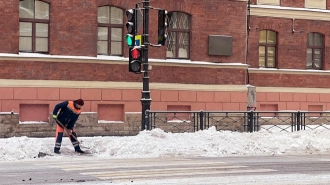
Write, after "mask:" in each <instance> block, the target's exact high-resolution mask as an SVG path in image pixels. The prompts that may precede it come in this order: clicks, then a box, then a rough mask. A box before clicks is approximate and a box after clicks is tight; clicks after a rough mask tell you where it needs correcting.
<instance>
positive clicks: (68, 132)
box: [55, 119, 90, 150]
mask: <svg viewBox="0 0 330 185" xmlns="http://www.w3.org/2000/svg"><path fill="white" fill-rule="evenodd" d="M55 121H56V123H57V124H59V125H60V126H61V127H62V128H63V129H64V130H65V132H66V133H67V134H68V135H70V136H71V137H72V138H74V139H75V140H76V141H77V142H78V143H79V146H81V147H83V148H86V149H88V150H90V148H89V147H87V146H83V145H82V142H81V141H79V140H78V138H77V137H76V136H75V135H73V134H72V132H70V131H69V129H67V128H66V127H65V126H64V125H63V124H62V123H61V122H60V121H59V120H58V119H55Z"/></svg>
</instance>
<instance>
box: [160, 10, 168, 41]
mask: <svg viewBox="0 0 330 185" xmlns="http://www.w3.org/2000/svg"><path fill="white" fill-rule="evenodd" d="M166 16H167V11H166V10H158V44H160V45H162V46H164V45H165V41H166V38H167V35H166V27H167V22H166V20H167V19H166Z"/></svg>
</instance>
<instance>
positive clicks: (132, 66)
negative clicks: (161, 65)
mask: <svg viewBox="0 0 330 185" xmlns="http://www.w3.org/2000/svg"><path fill="white" fill-rule="evenodd" d="M141 64H142V50H141V48H140V47H134V48H129V65H128V71H129V72H133V73H136V74H138V73H141Z"/></svg>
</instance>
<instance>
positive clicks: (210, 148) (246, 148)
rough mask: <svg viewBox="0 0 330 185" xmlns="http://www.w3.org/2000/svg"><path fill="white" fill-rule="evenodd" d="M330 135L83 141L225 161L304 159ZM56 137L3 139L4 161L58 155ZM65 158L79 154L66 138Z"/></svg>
mask: <svg viewBox="0 0 330 185" xmlns="http://www.w3.org/2000/svg"><path fill="white" fill-rule="evenodd" d="M329 135H330V131H329V130H327V129H324V130H308V131H298V132H269V131H260V132H253V133H246V132H245V133H240V132H231V131H216V129H215V128H214V127H211V128H209V129H208V130H203V131H198V132H195V133H166V132H164V131H163V130H161V129H154V130H151V131H141V132H140V133H139V134H138V135H136V136H125V137H121V136H107V137H100V136H98V137H82V138H78V139H79V140H81V141H83V142H82V145H81V146H82V149H83V150H86V148H88V149H89V151H90V152H92V155H93V157H106V158H159V157H221V156H238V155H249V156H252V155H284V154H286V155H300V154H320V153H326V152H328V151H330V137H329ZM54 140H55V139H54V138H28V137H26V136H23V137H12V138H5V139H4V138H3V139H0V161H16V160H29V159H36V158H38V155H39V153H40V152H42V153H47V154H51V155H53V148H54ZM61 152H62V154H61V155H56V154H55V155H54V156H47V157H66V156H68V155H69V156H74V155H75V153H74V149H73V147H72V145H71V143H70V141H69V139H68V138H67V137H63V142H62V147H61Z"/></svg>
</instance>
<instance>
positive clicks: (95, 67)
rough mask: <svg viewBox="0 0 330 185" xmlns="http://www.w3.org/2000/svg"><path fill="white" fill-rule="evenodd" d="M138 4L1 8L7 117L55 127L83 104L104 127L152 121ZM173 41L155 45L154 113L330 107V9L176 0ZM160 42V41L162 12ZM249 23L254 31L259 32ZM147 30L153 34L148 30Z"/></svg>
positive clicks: (109, 1) (73, 1)
mask: <svg viewBox="0 0 330 185" xmlns="http://www.w3.org/2000/svg"><path fill="white" fill-rule="evenodd" d="M137 2H139V1H135V0H134V1H133V0H131V1H128V0H89V1H83V0H23V1H18V0H7V1H1V2H0V9H2V10H3V11H1V12H0V17H1V19H0V25H1V27H2V29H1V30H0V38H1V43H0V112H11V111H13V112H14V113H17V114H19V121H21V122H27V121H40V122H49V114H50V112H51V111H52V109H53V107H54V105H55V104H57V103H58V102H60V101H63V100H73V99H77V98H82V99H84V100H85V106H84V107H83V112H92V113H96V114H97V120H98V122H99V123H100V122H106V121H109V122H111V123H113V122H118V123H122V122H126V119H127V116H126V115H127V114H129V113H132V112H141V102H140V99H141V90H142V74H134V73H129V72H128V47H127V45H126V43H125V41H124V40H125V39H124V36H125V35H126V28H125V24H126V16H125V10H127V9H130V8H133V7H135V3H137ZM150 5H151V6H152V7H156V8H164V9H166V10H167V11H168V12H169V13H168V23H169V27H168V39H167V43H166V45H165V46H163V47H160V48H159V47H149V64H150V65H151V66H152V70H151V71H150V73H149V76H150V94H151V98H152V102H151V109H152V110H193V111H194V110H208V111H213V110H229V111H233V110H235V111H236V110H246V109H247V103H246V102H247V97H246V94H247V85H248V84H250V85H253V86H256V91H257V105H256V108H257V109H258V110H328V109H330V95H329V94H328V92H330V90H329V89H328V87H329V84H328V83H327V81H328V80H329V75H330V73H329V69H330V62H329V61H328V60H327V59H328V58H329V56H328V55H329V51H328V50H329V46H330V42H329V41H328V39H327V38H328V37H329V36H330V31H329V29H327V27H328V25H329V24H330V22H329V20H330V0H319V1H312V0H294V1H293V0H251V1H247V0H212V1H211V0H189V1H187V0H167V1H153V0H151V2H150ZM149 17H150V20H149V22H150V27H149V35H150V37H149V41H150V42H151V43H157V21H158V20H157V11H156V10H150V16H149ZM248 25H249V29H247V28H248ZM140 32H142V28H141V30H140Z"/></svg>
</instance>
